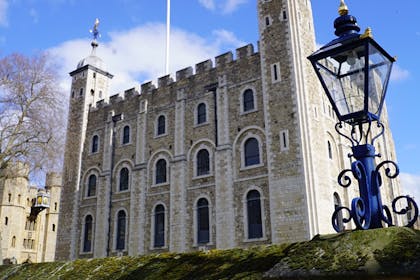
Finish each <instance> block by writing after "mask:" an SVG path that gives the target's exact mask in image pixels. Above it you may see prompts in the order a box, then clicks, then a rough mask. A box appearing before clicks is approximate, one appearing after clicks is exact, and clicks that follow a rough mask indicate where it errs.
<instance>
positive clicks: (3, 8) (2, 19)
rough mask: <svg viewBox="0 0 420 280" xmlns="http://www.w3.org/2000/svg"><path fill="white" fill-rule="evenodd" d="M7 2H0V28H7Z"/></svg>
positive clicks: (0, 0) (3, 0)
mask: <svg viewBox="0 0 420 280" xmlns="http://www.w3.org/2000/svg"><path fill="white" fill-rule="evenodd" d="M7 7H8V3H7V0H0V26H7V24H8V23H7Z"/></svg>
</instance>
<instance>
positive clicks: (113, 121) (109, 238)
mask: <svg viewBox="0 0 420 280" xmlns="http://www.w3.org/2000/svg"><path fill="white" fill-rule="evenodd" d="M120 120H121V114H118V115H115V116H112V129H111V133H112V137H111V141H112V145H111V174H110V176H111V178H110V180H109V181H110V184H109V206H108V207H109V209H108V235H107V247H106V256H107V257H109V256H110V252H111V209H112V188H113V183H112V182H113V180H112V174H113V173H114V165H115V143H116V138H117V137H116V135H117V133H116V129H115V126H116V125H115V124H116V123H117V122H118V121H120Z"/></svg>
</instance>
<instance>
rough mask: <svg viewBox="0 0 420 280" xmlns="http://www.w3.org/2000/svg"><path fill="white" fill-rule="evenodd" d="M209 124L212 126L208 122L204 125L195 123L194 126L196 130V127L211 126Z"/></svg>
mask: <svg viewBox="0 0 420 280" xmlns="http://www.w3.org/2000/svg"><path fill="white" fill-rule="evenodd" d="M209 124H210V123H209V122H208V121H206V122H203V123H195V124H194V128H196V127H202V126H206V125H209Z"/></svg>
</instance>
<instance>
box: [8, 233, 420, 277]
mask: <svg viewBox="0 0 420 280" xmlns="http://www.w3.org/2000/svg"><path fill="white" fill-rule="evenodd" d="M346 275H349V276H350V275H353V276H354V275H357V276H358V278H360V277H362V276H363V277H365V276H367V275H373V276H374V277H376V276H380V277H383V276H387V275H388V276H395V275H398V276H401V275H405V276H410V275H413V277H415V276H414V275H420V231H415V230H411V229H407V228H387V229H378V230H369V231H355V232H346V233H342V234H335V235H325V236H316V237H315V238H314V239H313V240H311V241H308V242H299V243H293V244H283V245H271V246H256V247H251V248H248V249H231V250H211V251H208V252H194V253H185V254H176V253H163V254H157V255H150V256H138V257H118V258H117V257H111V258H101V259H81V260H76V261H73V262H53V263H40V264H21V265H7V266H6V265H4V266H0V278H1V279H37V280H39V279H92V280H94V279H101V280H102V279H150V280H153V279H158V280H163V279H229V280H230V279H290V278H293V277H296V278H299V279H302V278H305V277H309V278H311V279H312V278H313V277H320V278H321V279H327V278H328V279H335V278H337V277H338V278H340V279H343V276H346ZM408 279H410V278H408ZM412 279H414V278H412Z"/></svg>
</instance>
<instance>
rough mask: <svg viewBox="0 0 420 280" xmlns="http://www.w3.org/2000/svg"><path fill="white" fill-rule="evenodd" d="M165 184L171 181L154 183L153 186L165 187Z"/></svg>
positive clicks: (167, 184)
mask: <svg viewBox="0 0 420 280" xmlns="http://www.w3.org/2000/svg"><path fill="white" fill-rule="evenodd" d="M163 186H169V182H164V183H159V184H153V185H152V186H151V187H163Z"/></svg>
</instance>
